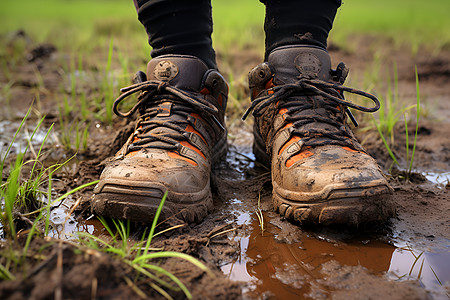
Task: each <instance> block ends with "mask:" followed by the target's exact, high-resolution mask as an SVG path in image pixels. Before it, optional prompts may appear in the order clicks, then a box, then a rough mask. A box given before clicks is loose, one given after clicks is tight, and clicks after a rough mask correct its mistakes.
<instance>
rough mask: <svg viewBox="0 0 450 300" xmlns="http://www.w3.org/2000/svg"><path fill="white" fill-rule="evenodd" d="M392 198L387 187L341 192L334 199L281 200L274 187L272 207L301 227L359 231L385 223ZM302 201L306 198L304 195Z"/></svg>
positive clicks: (390, 211) (344, 190)
mask: <svg viewBox="0 0 450 300" xmlns="http://www.w3.org/2000/svg"><path fill="white" fill-rule="evenodd" d="M296 194H299V193H296ZM300 194H301V193H300ZM343 195H347V196H343ZM391 195H392V192H391V189H390V188H389V187H388V186H386V185H380V186H374V187H365V188H363V189H342V190H339V193H337V194H336V195H335V196H337V197H335V198H333V199H325V200H322V201H297V200H292V199H286V198H284V197H282V196H281V195H280V194H279V193H278V192H277V188H276V187H275V186H274V190H273V205H274V208H275V210H276V211H278V212H279V213H280V215H281V216H284V217H285V218H286V219H288V220H291V221H294V222H298V223H300V224H301V225H323V226H329V225H345V226H353V227H358V226H361V225H364V224H370V223H374V222H385V221H387V220H388V219H389V218H391V217H393V216H395V206H394V205H393V203H392V196H391ZM301 197H302V198H307V197H308V196H307V195H306V194H303V195H301Z"/></svg>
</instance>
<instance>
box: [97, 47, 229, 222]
mask: <svg viewBox="0 0 450 300" xmlns="http://www.w3.org/2000/svg"><path fill="white" fill-rule="evenodd" d="M145 77H147V78H145ZM137 78H138V80H137V81H138V83H136V84H134V85H132V86H130V87H127V88H125V89H122V92H123V94H122V95H121V96H120V97H119V98H118V99H117V100H116V102H115V103H114V111H115V113H116V114H118V115H119V116H122V117H127V116H129V115H132V114H133V113H134V112H137V113H138V119H137V121H136V127H135V130H134V132H133V134H132V135H131V136H130V137H129V139H128V141H127V142H126V143H125V145H123V147H122V149H121V150H120V151H119V152H118V153H117V154H116V156H115V157H114V159H112V160H111V162H109V164H108V165H107V166H106V167H105V169H104V171H103V173H102V175H101V177H100V182H99V184H98V185H97V186H96V188H95V190H94V193H95V195H94V198H93V200H92V207H93V211H94V212H95V213H97V214H99V215H105V216H109V217H114V218H122V219H131V220H133V221H142V222H151V221H152V219H153V216H154V214H155V211H156V209H157V207H158V205H159V203H160V202H161V199H162V197H163V195H164V193H165V192H166V191H167V192H168V196H167V200H166V202H165V204H164V207H163V210H162V216H161V219H164V218H168V217H170V216H176V217H177V218H178V219H182V220H184V221H186V222H199V221H200V220H202V219H203V218H204V217H205V216H206V215H207V213H208V211H209V210H211V208H212V198H211V189H210V172H211V167H212V165H213V164H214V163H215V162H217V161H219V160H220V159H223V157H224V156H225V155H226V149H227V147H226V145H227V144H226V137H227V132H226V130H225V125H224V111H225V107H226V102H227V93H228V86H227V84H226V82H225V80H224V79H223V77H222V76H221V75H220V74H219V73H218V72H217V71H216V70H211V69H208V68H207V66H206V65H205V64H204V63H203V62H202V61H201V60H199V59H197V58H195V57H191V56H181V55H180V56H175V55H170V56H161V57H158V58H155V59H152V60H151V61H150V62H149V64H148V68H147V76H145V74H143V73H142V72H140V73H138V74H137ZM136 92H139V93H140V95H139V96H138V102H137V104H136V105H135V106H134V107H133V108H132V109H131V110H130V111H129V112H128V113H121V112H120V111H119V110H118V109H117V106H118V105H119V103H120V102H121V101H122V100H123V99H125V98H126V97H128V96H130V95H131V94H133V93H136Z"/></svg>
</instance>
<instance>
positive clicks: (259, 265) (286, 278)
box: [222, 218, 450, 299]
mask: <svg viewBox="0 0 450 300" xmlns="http://www.w3.org/2000/svg"><path fill="white" fill-rule="evenodd" d="M258 225H259V224H258V223H257V221H256V220H255V218H253V221H252V227H253V228H254V229H253V231H252V232H251V234H250V236H247V237H242V238H241V239H240V245H241V255H240V257H239V259H238V260H237V261H235V262H233V263H231V264H228V265H225V266H223V267H222V271H223V272H224V273H225V274H227V275H228V276H229V278H230V279H232V280H236V281H244V282H247V283H248V284H247V287H246V288H245V290H244V293H245V295H246V297H248V298H258V299H260V298H276V299H293V298H297V299H298V298H304V297H305V295H308V294H309V295H310V294H311V292H312V291H313V290H315V291H317V290H319V291H320V293H321V295H322V296H324V297H327V295H328V296H329V293H330V290H329V288H328V287H325V286H321V282H323V279H324V278H323V274H322V273H321V272H320V271H321V269H322V265H323V264H324V263H326V262H328V261H331V260H335V261H337V262H338V263H339V264H340V265H342V266H344V265H346V266H359V265H360V266H363V267H365V268H367V269H368V270H369V272H370V273H372V274H374V275H379V276H384V275H385V274H386V273H389V274H390V275H389V278H391V279H394V280H399V279H408V278H409V279H417V278H419V277H420V280H421V283H422V284H423V285H424V286H425V287H426V288H427V289H428V290H435V291H436V290H439V289H441V290H442V287H441V286H440V283H439V282H438V280H437V278H439V280H440V281H441V283H445V282H446V281H448V280H449V279H450V274H449V273H450V256H449V252H446V253H430V252H423V253H422V254H420V252H418V251H413V250H412V249H410V248H396V247H394V246H392V245H390V244H387V243H385V242H382V241H377V240H369V241H368V240H366V241H361V240H359V241H358V240H357V241H351V242H348V241H346V242H342V241H332V240H326V239H318V238H317V237H313V236H309V235H308V234H306V233H303V234H302V235H301V237H300V242H295V243H290V244H289V243H284V242H279V241H277V240H276V239H275V238H274V237H275V236H276V235H277V234H278V233H279V231H280V229H279V228H278V227H276V226H274V225H272V224H270V223H269V222H267V220H266V226H267V231H266V232H264V234H263V235H262V234H261V231H260V229H259V226H258ZM419 255H421V256H420V257H419V259H417V257H418V256H419ZM416 260H417V261H416ZM415 261H416V263H414V262H415ZM422 264H423V265H422ZM419 273H420V276H419ZM408 276H409V277H408Z"/></svg>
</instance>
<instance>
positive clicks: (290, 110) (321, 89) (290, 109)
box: [242, 78, 380, 150]
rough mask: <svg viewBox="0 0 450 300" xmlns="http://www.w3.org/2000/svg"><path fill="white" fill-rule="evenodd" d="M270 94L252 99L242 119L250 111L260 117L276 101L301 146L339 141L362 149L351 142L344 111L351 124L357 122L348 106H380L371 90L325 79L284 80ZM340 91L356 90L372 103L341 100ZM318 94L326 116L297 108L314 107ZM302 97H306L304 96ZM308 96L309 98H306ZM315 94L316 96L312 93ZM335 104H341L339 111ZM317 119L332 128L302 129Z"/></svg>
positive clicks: (363, 108)
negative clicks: (293, 81) (363, 103)
mask: <svg viewBox="0 0 450 300" xmlns="http://www.w3.org/2000/svg"><path fill="white" fill-rule="evenodd" d="M271 90H273V94H270V95H266V96H262V97H258V98H256V99H255V100H253V101H252V103H251V105H250V107H249V108H248V109H247V111H246V112H245V114H244V116H243V117H242V119H243V120H245V119H246V118H247V116H248V115H249V114H250V113H251V112H252V111H253V116H254V117H256V118H257V117H260V116H262V115H263V114H264V108H266V107H268V106H269V105H271V104H273V103H277V102H278V101H279V105H278V109H283V108H285V109H287V113H286V115H287V116H286V118H285V120H284V122H285V124H287V123H293V126H292V127H291V128H290V130H291V136H292V135H298V136H300V137H301V138H302V141H303V143H304V144H303V145H305V146H323V145H330V144H334V145H340V146H347V147H350V148H353V149H355V148H356V150H362V147H360V146H358V145H357V143H355V142H354V141H355V138H354V136H353V133H352V132H351V130H350V128H349V127H348V126H345V125H344V124H345V115H346V114H347V115H348V116H349V117H350V119H351V120H352V122H353V123H354V125H355V126H358V123H357V122H356V120H355V118H354V117H353V115H352V114H351V112H350V110H349V109H348V108H349V107H351V108H353V109H356V110H359V111H363V112H371V113H373V112H376V111H377V110H378V109H379V108H380V102H379V100H378V99H377V97H375V96H374V95H372V94H369V93H367V92H364V91H361V90H357V89H353V88H349V87H345V86H343V85H340V84H337V83H329V82H325V81H323V80H317V79H315V80H313V79H305V78H302V79H300V80H298V81H296V82H295V83H292V84H284V85H279V86H275V87H273V88H272V89H271ZM343 92H349V93H352V94H357V95H360V96H363V97H366V98H368V99H370V100H371V101H372V102H373V103H374V106H373V107H365V106H360V105H357V104H355V103H352V102H348V101H345V99H344V96H343ZM317 95H320V96H322V97H323V98H324V100H325V101H323V103H321V108H324V109H325V110H326V111H327V113H328V115H329V116H328V117H325V116H321V115H320V114H318V113H315V114H301V113H299V112H301V111H304V110H307V109H311V110H314V109H315V101H314V97H315V96H317ZM305 98H306V99H305ZM308 98H309V99H310V100H309V101H308V100H307V99H308ZM316 98H317V97H316ZM339 107H343V108H344V111H341V110H340V109H339ZM314 122H321V123H327V124H330V125H332V126H333V127H334V128H336V130H329V129H324V128H311V129H308V130H305V129H302V128H304V125H306V124H308V123H314Z"/></svg>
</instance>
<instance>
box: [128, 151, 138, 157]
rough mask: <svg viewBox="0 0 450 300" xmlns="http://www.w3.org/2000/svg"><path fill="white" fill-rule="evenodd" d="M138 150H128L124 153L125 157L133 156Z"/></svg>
mask: <svg viewBox="0 0 450 300" xmlns="http://www.w3.org/2000/svg"><path fill="white" fill-rule="evenodd" d="M138 152H139V151H131V152H128V153H127V154H126V155H125V157H133V156H135V155H136V154H137V153H138Z"/></svg>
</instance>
